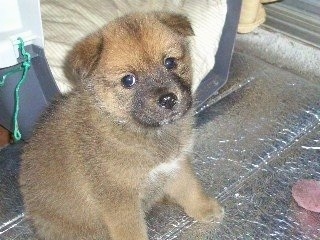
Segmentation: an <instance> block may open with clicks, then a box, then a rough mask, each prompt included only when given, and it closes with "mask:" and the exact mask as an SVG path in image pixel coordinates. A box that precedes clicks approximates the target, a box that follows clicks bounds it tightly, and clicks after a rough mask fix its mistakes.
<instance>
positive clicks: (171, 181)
mask: <svg viewBox="0 0 320 240" xmlns="http://www.w3.org/2000/svg"><path fill="white" fill-rule="evenodd" d="M192 34H193V31H192V28H191V26H190V23H189V22H188V20H187V19H186V17H184V16H182V15H178V14H172V13H163V12H153V13H144V14H142V13H135V14H131V15H127V16H124V17H121V18H118V19H116V20H115V21H113V22H111V23H110V24H108V25H107V26H106V27H104V28H103V29H101V30H99V31H98V32H96V33H94V34H92V35H90V36H88V37H87V38H85V39H84V40H83V41H81V42H79V43H78V44H77V45H76V46H75V48H74V49H73V51H72V52H71V53H70V58H69V62H70V65H71V67H72V68H73V70H74V71H75V72H76V74H77V76H78V78H79V79H80V80H81V83H79V85H78V86H77V88H76V90H75V91H74V93H72V94H70V95H69V96H67V97H64V99H61V100H59V101H58V102H57V103H56V104H55V105H54V107H53V108H52V109H51V110H49V111H48V113H47V114H46V115H45V116H44V120H43V121H42V123H41V124H39V126H38V128H37V130H36V131H35V134H34V136H33V138H32V139H31V140H30V143H29V144H28V145H27V146H26V147H25V151H24V154H23V161H22V168H21V177H20V183H21V189H22V193H23V197H24V201H25V207H26V212H27V215H28V216H29V217H30V219H31V220H32V221H33V224H34V226H35V228H36V230H37V233H38V236H39V237H40V238H43V239H52V240H53V239H54V240H57V239H59V240H64V239H68V240H71V239H87V240H88V239H113V240H146V239H148V237H147V229H146V224H145V221H144V212H145V211H147V210H148V209H149V208H150V207H151V206H152V204H153V203H154V202H155V201H158V200H160V199H161V198H163V197H164V196H168V197H169V198H170V199H172V200H174V201H175V202H176V203H178V204H180V205H181V206H182V207H183V208H184V210H185V211H186V213H187V214H188V215H190V216H191V217H194V218H195V219H198V220H202V221H211V220H216V219H221V217H222V215H223V210H222V208H221V207H220V206H219V204H218V203H217V201H216V200H214V199H211V198H209V197H207V196H206V195H205V194H204V192H203V191H202V189H201V187H200V185H199V183H198V182H197V180H196V179H195V177H194V175H193V173H192V170H191V167H190V166H189V163H188V158H190V156H191V151H192V138H193V130H192V125H193V117H192V113H191V111H190V108H191V104H192V96H191V84H192V76H191V61H190V54H189V50H188V40H187V37H188V36H190V35H192Z"/></svg>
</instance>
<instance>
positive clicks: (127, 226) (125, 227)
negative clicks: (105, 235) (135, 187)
mask: <svg viewBox="0 0 320 240" xmlns="http://www.w3.org/2000/svg"><path fill="white" fill-rule="evenodd" d="M105 221H106V224H107V226H108V230H109V234H110V236H111V239H112V240H132V239H135V240H148V235H147V227H146V224H145V220H144V213H143V211H142V209H141V206H140V203H139V201H138V199H137V198H134V199H132V198H127V199H125V200H124V199H121V200H119V201H113V203H109V204H108V206H107V214H106V215H105Z"/></svg>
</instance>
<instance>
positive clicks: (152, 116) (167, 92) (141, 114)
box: [132, 86, 192, 127]
mask: <svg viewBox="0 0 320 240" xmlns="http://www.w3.org/2000/svg"><path fill="white" fill-rule="evenodd" d="M191 105H192V97H191V91H190V89H189V88H186V87H183V86H179V87H178V88H177V87H174V88H172V89H168V88H156V89H152V90H151V89H148V91H143V92H137V93H136V95H135V98H134V103H133V111H132V117H133V118H134V120H135V121H137V122H138V123H139V124H142V125H143V126H147V127H160V126H163V125H166V124H171V123H173V122H175V121H177V120H178V119H180V118H182V117H183V116H184V115H185V114H186V113H187V112H188V111H189V109H190V108H191Z"/></svg>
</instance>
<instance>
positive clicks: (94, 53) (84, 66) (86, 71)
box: [67, 32, 103, 78]
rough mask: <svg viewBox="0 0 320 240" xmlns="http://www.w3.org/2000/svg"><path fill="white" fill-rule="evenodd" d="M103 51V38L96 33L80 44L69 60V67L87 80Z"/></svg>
mask: <svg viewBox="0 0 320 240" xmlns="http://www.w3.org/2000/svg"><path fill="white" fill-rule="evenodd" d="M102 49H103V37H102V34H101V33H100V32H97V33H94V34H92V35H90V36H88V37H86V38H85V39H83V40H81V41H80V42H78V43H77V44H76V45H75V46H74V48H73V49H72V50H71V52H70V53H69V56H68V58H67V61H68V65H69V67H70V68H71V69H72V70H73V72H74V73H75V74H77V75H78V76H80V77H81V78H85V77H87V76H88V75H90V73H91V72H92V71H93V70H94V69H95V67H96V66H97V64H98V62H99V60H100V55H101V51H102Z"/></svg>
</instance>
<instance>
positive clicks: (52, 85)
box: [0, 0, 241, 140]
mask: <svg viewBox="0 0 320 240" xmlns="http://www.w3.org/2000/svg"><path fill="white" fill-rule="evenodd" d="M0 3H1V6H2V7H3V9H6V11H5V14H2V15H1V16H0V22H1V26H0V46H1V48H0V55H1V60H0V80H1V79H2V77H3V76H5V75H6V74H7V75H8V76H7V78H6V80H5V82H4V83H2V86H0V125H2V126H3V127H5V128H6V129H8V130H9V131H10V132H13V131H14V129H15V124H14V115H15V112H16V107H15V106H16V104H17V102H16V101H17V97H16V96H15V91H16V87H17V84H18V83H19V81H20V79H21V75H22V72H16V73H14V74H8V72H11V71H13V70H14V69H16V68H17V67H18V66H20V65H21V64H22V61H23V58H22V57H21V54H20V53H19V50H18V41H17V38H18V37H21V38H22V39H23V41H24V43H25V47H26V51H27V52H29V53H30V54H31V68H30V70H29V71H28V73H27V76H26V80H25V82H24V84H23V85H21V88H20V91H19V101H20V110H19V112H18V116H17V120H18V124H19V129H20V132H21V135H22V139H24V140H26V139H28V138H29V137H30V136H31V134H32V130H33V128H34V125H35V123H36V121H37V119H38V118H39V116H40V115H41V113H42V112H43V110H44V109H45V108H46V107H47V106H48V105H49V104H50V102H51V101H52V99H53V98H54V97H55V96H56V95H58V94H59V88H58V87H57V85H56V82H55V81H54V78H53V76H52V73H51V71H50V68H49V65H48V63H47V60H46V57H45V53H44V41H43V33H42V23H41V16H40V2H39V1H37V0H32V1H18V0H10V1H7V0H0ZM227 8H228V10H227V15H226V20H225V24H224V27H223V31H222V36H221V39H220V44H219V48H218V51H217V53H216V61H215V66H214V68H213V69H212V70H211V71H210V72H209V73H208V74H207V76H206V77H205V78H204V79H203V80H202V81H201V83H200V85H199V87H198V88H197V90H196V94H195V95H196V98H195V107H196V108H197V109H201V107H202V106H203V105H205V104H207V103H208V100H209V99H210V98H211V97H212V96H213V95H216V94H217V92H218V90H219V89H220V88H221V87H222V86H223V85H224V84H225V83H226V81H227V78H228V73H229V66H230V62H231V56H232V52H233V46H234V41H235V34H236V29H237V24H238V19H239V14H240V8H241V0H237V1H234V0H227ZM212 25H213V27H214V23H212ZM208 31H209V29H208Z"/></svg>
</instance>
